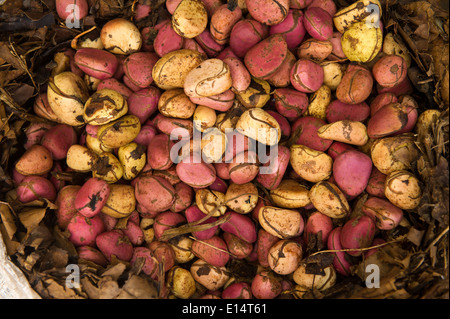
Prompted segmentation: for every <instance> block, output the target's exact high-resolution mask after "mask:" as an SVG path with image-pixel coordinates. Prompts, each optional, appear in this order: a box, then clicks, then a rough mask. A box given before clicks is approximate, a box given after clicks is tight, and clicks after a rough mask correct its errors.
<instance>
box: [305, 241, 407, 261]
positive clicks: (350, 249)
mask: <svg viewBox="0 0 450 319" xmlns="http://www.w3.org/2000/svg"><path fill="white" fill-rule="evenodd" d="M402 240H403V238H400V239H395V240H392V241H388V242H385V243H382V244H378V245H375V246H370V247H365V248H345V249H328V250H320V251H317V252H315V253H314V254H311V255H310V256H309V257H312V256H314V255H318V254H322V253H337V252H346V251H366V250H371V249H374V248H379V247H383V246H386V245H390V244H393V243H396V242H399V241H402Z"/></svg>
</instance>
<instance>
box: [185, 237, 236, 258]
mask: <svg viewBox="0 0 450 319" xmlns="http://www.w3.org/2000/svg"><path fill="white" fill-rule="evenodd" d="M189 238H190V239H193V240H195V241H198V242H200V243H202V244H204V245H206V246H209V247H211V248H214V249H216V250H218V251H221V252H224V253H226V254H228V255H230V256H232V257H235V258H236V257H237V256H236V255H234V254H232V253H230V252H229V251H227V250H224V249H221V248H219V247H216V246H213V245H211V244H209V243H206V242H204V241H203V240H200V239H197V238H195V237H193V236H189Z"/></svg>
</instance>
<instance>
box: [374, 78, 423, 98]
mask: <svg viewBox="0 0 450 319" xmlns="http://www.w3.org/2000/svg"><path fill="white" fill-rule="evenodd" d="M376 88H377V92H378V94H381V93H393V94H395V95H396V96H401V95H407V94H413V93H414V87H413V85H412V83H411V80H410V79H409V78H408V77H405V79H404V80H403V81H402V82H400V83H398V84H397V85H395V86H393V87H383V86H381V85H380V84H378V83H377V85H376Z"/></svg>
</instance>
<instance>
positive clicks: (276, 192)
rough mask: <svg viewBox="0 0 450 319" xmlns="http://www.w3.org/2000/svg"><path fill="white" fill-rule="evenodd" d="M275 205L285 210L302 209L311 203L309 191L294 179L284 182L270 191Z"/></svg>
mask: <svg viewBox="0 0 450 319" xmlns="http://www.w3.org/2000/svg"><path fill="white" fill-rule="evenodd" d="M270 196H271V198H272V201H273V203H274V204H275V205H277V206H279V207H283V208H300V207H305V206H307V205H308V204H310V203H311V201H310V199H309V190H308V189H307V188H306V187H305V186H303V185H301V184H300V183H299V182H297V181H294V180H293V179H285V180H282V181H281V183H280V185H279V186H278V187H277V188H275V189H273V190H271V191H270Z"/></svg>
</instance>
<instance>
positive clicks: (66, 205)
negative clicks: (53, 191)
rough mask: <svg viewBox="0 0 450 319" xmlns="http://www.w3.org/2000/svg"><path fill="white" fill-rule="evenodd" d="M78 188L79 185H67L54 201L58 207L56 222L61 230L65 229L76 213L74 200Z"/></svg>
mask: <svg viewBox="0 0 450 319" xmlns="http://www.w3.org/2000/svg"><path fill="white" fill-rule="evenodd" d="M80 188H81V186H79V185H67V186H64V187H63V188H62V189H61V190H60V191H59V192H58V195H57V197H56V201H55V205H56V206H58V208H57V209H56V220H57V223H58V226H59V228H61V229H62V230H65V229H66V228H67V225H68V224H69V222H70V220H71V219H72V217H74V216H75V215H76V214H77V212H78V211H77V209H76V208H75V198H76V196H77V193H78V191H79V190H80Z"/></svg>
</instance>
